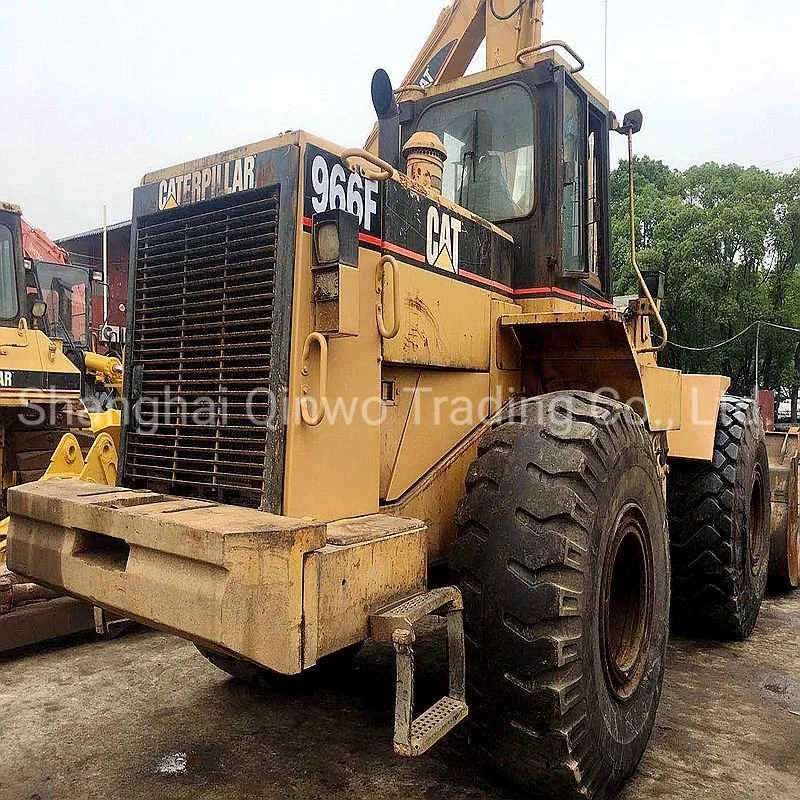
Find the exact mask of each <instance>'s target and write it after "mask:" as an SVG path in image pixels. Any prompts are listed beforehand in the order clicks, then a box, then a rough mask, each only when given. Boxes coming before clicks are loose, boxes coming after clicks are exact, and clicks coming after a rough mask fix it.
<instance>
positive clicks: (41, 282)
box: [0, 203, 121, 651]
mask: <svg viewBox="0 0 800 800" xmlns="http://www.w3.org/2000/svg"><path fill="white" fill-rule="evenodd" d="M90 296H91V295H90V283H89V280H88V273H87V272H86V271H85V270H80V269H78V268H74V267H70V266H68V265H64V264H47V263H44V262H37V261H34V262H29V263H28V264H26V263H25V260H24V258H23V252H22V229H21V216H20V210H19V208H18V207H17V206H14V205H11V204H9V203H0V464H2V468H0V476H1V477H0V481H1V482H2V483H1V484H0V492H1V494H0V496H1V497H2V506H3V514H2V517H4V519H2V520H0V651H5V650H10V649H15V648H18V647H21V646H24V645H28V644H31V643H34V642H38V641H42V640H45V639H50V638H55V637H58V636H64V635H67V634H70V633H75V632H78V631H84V630H93V629H95V627H96V624H97V620H96V615H95V610H94V609H93V607H92V606H91V605H88V604H86V603H84V602H79V601H76V600H74V599H72V598H69V597H61V596H59V594H60V593H55V595H54V593H53V592H52V591H51V590H48V589H45V588H43V587H41V586H36V585H33V584H30V583H29V582H27V580H26V579H23V578H21V577H20V576H17V575H14V574H11V573H10V572H9V571H8V569H7V568H6V530H7V527H8V518H7V516H6V514H5V507H6V495H7V491H8V489H9V488H10V487H11V486H16V485H18V484H20V483H25V482H29V481H36V480H39V479H43V478H50V477H52V476H53V475H63V474H69V475H73V476H76V477H77V476H79V475H81V474H82V475H83V476H84V478H89V479H90V480H94V481H102V482H108V481H112V482H113V481H114V480H116V461H117V454H116V448H115V445H114V438H115V436H116V438H117V439H118V431H119V412H118V411H113V412H110V413H109V412H108V411H106V412H105V413H103V414H101V415H99V416H94V415H91V414H89V413H87V410H86V407H85V405H84V402H83V392H84V390H85V389H86V386H87V382H86V381H85V380H84V379H83V376H82V373H83V371H84V368H85V367H86V368H88V366H89V365H90V364H91V365H92V367H93V368H96V369H97V370H101V369H104V370H105V372H106V373H107V374H106V378H107V379H108V380H110V378H111V374H112V373H113V374H115V375H116V376H117V380H118V382H119V383H120V384H121V364H120V363H119V361H117V360H116V359H113V360H112V359H107V358H105V357H103V356H96V355H95V354H93V353H91V352H89V339H88V327H87V325H86V322H87V319H88V318H87V313H88V304H89V301H90ZM94 359H99V361H97V363H95V361H94ZM112 362H115V363H112ZM114 415H116V418H115V419H112V417H113V416H114ZM100 433H103V434H104V435H99V436H98V434H100ZM84 456H86V460H85V459H84ZM87 463H88V464H90V466H88V467H87ZM45 601H47V602H45ZM99 619H100V621H101V622H103V619H102V616H101V617H99ZM103 624H104V623H103Z"/></svg>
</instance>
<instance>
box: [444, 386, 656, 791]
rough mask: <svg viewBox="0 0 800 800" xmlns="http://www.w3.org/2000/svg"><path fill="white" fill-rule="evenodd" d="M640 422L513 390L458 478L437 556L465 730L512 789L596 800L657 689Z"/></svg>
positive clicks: (650, 512) (645, 723) (582, 397)
mask: <svg viewBox="0 0 800 800" xmlns="http://www.w3.org/2000/svg"><path fill="white" fill-rule="evenodd" d="M665 522H666V512H665V506H664V497H663V491H662V487H661V480H660V472H659V469H658V465H657V463H656V459H655V455H654V451H653V447H652V444H651V442H650V440H649V437H648V434H647V432H646V430H645V427H644V424H643V422H642V420H641V419H640V418H639V417H638V416H637V415H636V414H635V413H634V412H633V410H632V409H631V408H629V407H628V406H625V405H622V404H621V403H617V402H615V401H612V400H608V399H606V398H602V397H599V396H595V395H590V394H587V393H583V392H559V393H556V394H551V395H546V396H543V397H539V398H536V399H533V400H528V401H524V402H522V403H520V404H518V405H517V406H515V407H514V408H513V409H512V410H511V412H509V416H508V418H507V419H506V420H505V421H504V422H502V423H500V424H498V425H497V426H496V427H495V428H494V429H493V430H492V431H491V433H490V434H489V435H488V436H487V437H486V439H485V440H484V442H483V443H482V446H481V448H480V450H479V456H478V459H477V460H476V461H475V462H474V463H473V465H472V467H471V468H470V470H469V473H468V476H467V494H466V497H465V498H464V500H463V501H462V503H461V505H460V507H459V511H458V515H457V523H458V527H459V531H460V539H459V540H458V541H457V542H456V546H455V550H454V554H453V559H452V566H453V567H454V569H455V570H456V572H457V574H458V576H459V578H460V582H461V584H460V585H461V588H462V592H463V594H464V602H465V630H466V636H467V681H468V698H467V699H468V702H469V705H470V713H471V719H472V721H473V725H474V727H475V731H476V734H477V739H478V742H479V743H480V746H481V747H482V749H483V750H484V752H485V753H486V755H487V756H488V758H489V759H490V761H491V762H492V763H493V764H494V765H495V766H496V767H497V768H498V770H499V771H500V773H501V775H502V776H503V777H505V778H506V779H507V780H508V781H509V782H511V783H512V784H514V785H515V786H516V787H518V788H519V789H522V790H523V791H524V792H525V794H526V795H527V796H530V797H537V798H538V797H543V798H559V800H564V798H579V797H580V798H586V797H592V798H604V797H608V796H609V795H612V794H613V793H615V792H616V791H617V790H618V789H619V788H620V787H621V786H622V784H623V783H624V782H625V780H626V779H627V778H628V777H629V776H630V775H631V774H632V773H633V772H634V771H635V769H636V767H637V765H638V763H639V760H640V759H641V757H642V755H643V753H644V750H645V747H646V745H647V742H648V740H649V738H650V733H651V731H652V727H653V723H654V720H655V714H656V709H657V707H658V702H659V699H660V696H661V685H662V678H663V672H664V660H665V654H666V644H667V638H668V610H669V586H670V583H669V551H668V545H667V537H666V525H665Z"/></svg>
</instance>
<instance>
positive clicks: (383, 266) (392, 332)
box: [375, 256, 400, 339]
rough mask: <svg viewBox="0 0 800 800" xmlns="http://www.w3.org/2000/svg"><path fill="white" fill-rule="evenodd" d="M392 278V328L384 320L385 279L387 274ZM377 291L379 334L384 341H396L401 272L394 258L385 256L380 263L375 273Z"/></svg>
mask: <svg viewBox="0 0 800 800" xmlns="http://www.w3.org/2000/svg"><path fill="white" fill-rule="evenodd" d="M387 272H388V273H391V276H392V327H391V328H387V327H386V320H385V318H384V315H383V312H384V308H385V305H384V288H383V286H384V279H385V278H386V274H387ZM375 291H376V292H377V293H378V305H377V307H376V309H375V316H376V318H377V321H378V332H379V333H380V335H381V338H383V339H394V337H395V336H397V333H398V331H399V330H400V270H399V269H398V266H397V261H395V260H394V258H392V256H384V257H383V258H382V259H381V260H380V261H379V262H378V270H377V272H376V273H375Z"/></svg>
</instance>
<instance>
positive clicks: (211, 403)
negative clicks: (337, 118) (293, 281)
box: [125, 188, 278, 508]
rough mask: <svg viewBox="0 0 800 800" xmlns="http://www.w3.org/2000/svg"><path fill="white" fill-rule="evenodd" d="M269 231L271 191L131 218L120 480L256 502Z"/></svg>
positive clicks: (267, 362) (263, 433)
mask: <svg viewBox="0 0 800 800" xmlns="http://www.w3.org/2000/svg"><path fill="white" fill-rule="evenodd" d="M277 235H278V189H277V188H275V189H270V190H258V191H255V192H249V193H247V194H241V195H234V196H233V197H229V198H226V199H224V200H217V201H212V202H209V203H203V204H198V205H196V206H191V207H189V208H187V209H180V210H175V211H171V212H168V213H164V214H156V215H153V216H151V217H144V218H141V219H139V221H138V236H137V244H136V271H135V284H134V309H133V310H134V322H133V337H132V351H131V353H130V357H131V359H132V364H133V370H132V375H133V384H134V385H133V391H134V395H135V396H136V395H138V396H139V397H140V398H141V399H140V404H139V409H138V411H137V412H136V413H135V415H134V419H133V422H132V424H131V426H130V428H129V430H128V433H127V438H126V453H125V478H126V484H127V485H129V486H133V487H140V488H149V489H153V490H156V491H164V492H171V493H173V494H179V495H183V496H196V497H202V498H207V499H210V500H217V501H220V502H226V503H235V504H238V505H244V506H249V507H253V508H257V507H258V506H259V505H260V502H261V498H262V496H263V493H264V468H265V458H267V457H268V456H267V451H268V442H269V441H270V438H269V429H268V427H267V426H265V425H264V424H259V423H258V422H255V423H254V422H253V417H255V418H256V419H257V420H260V421H264V420H266V419H267V418H268V417H269V414H270V413H271V412H272V411H274V409H273V404H272V403H271V402H270V396H269V394H268V387H269V386H270V372H271V369H272V348H273V341H272V339H273V336H272V334H273V310H274V298H275V261H276V246H277Z"/></svg>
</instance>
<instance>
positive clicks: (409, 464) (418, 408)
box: [386, 370, 490, 502]
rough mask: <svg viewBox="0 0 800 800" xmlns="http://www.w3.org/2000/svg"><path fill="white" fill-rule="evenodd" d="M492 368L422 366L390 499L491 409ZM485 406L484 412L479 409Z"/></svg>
mask: <svg viewBox="0 0 800 800" xmlns="http://www.w3.org/2000/svg"><path fill="white" fill-rule="evenodd" d="M489 398H490V394H489V374H488V373H485V372H477V373H475V372H458V373H452V372H439V371H430V370H425V371H422V372H421V373H420V375H419V379H418V381H417V383H416V386H415V388H414V397H413V400H412V403H411V406H410V408H409V413H408V417H407V421H406V426H405V429H404V432H403V436H402V439H401V441H400V444H399V448H398V451H397V456H396V458H395V462H394V466H393V468H392V470H391V477H390V479H389V484H388V486H387V489H386V500H388V501H389V502H391V501H393V500H396V499H397V498H398V497H400V495H402V494H403V493H404V492H406V491H407V490H408V489H409V488H410V487H411V486H412V485H413V484H414V483H416V482H417V481H418V480H419V479H420V478H421V477H422V476H423V475H425V473H426V472H427V471H428V470H429V469H431V467H433V466H434V464H436V463H437V462H438V461H439V460H440V459H441V458H442V456H443V455H445V454H446V453H447V452H448V451H449V450H451V449H452V448H453V447H455V446H456V445H457V444H458V442H459V441H460V440H461V439H463V438H464V437H465V436H467V435H469V433H470V432H471V431H472V430H474V429H475V427H476V426H477V425H478V424H480V422H481V421H482V420H483V419H485V417H486V416H488V415H489V412H490V408H489V406H488V400H489ZM482 408H485V409H486V411H485V412H484V413H483V414H482V416H481V417H480V418H476V414H477V413H478V412H479V411H480V410H482Z"/></svg>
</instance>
